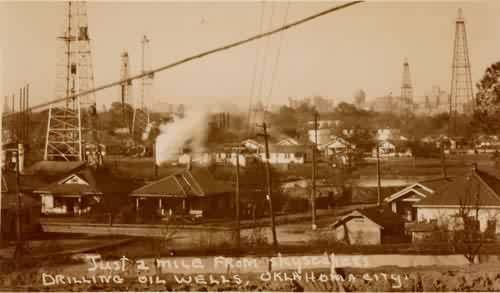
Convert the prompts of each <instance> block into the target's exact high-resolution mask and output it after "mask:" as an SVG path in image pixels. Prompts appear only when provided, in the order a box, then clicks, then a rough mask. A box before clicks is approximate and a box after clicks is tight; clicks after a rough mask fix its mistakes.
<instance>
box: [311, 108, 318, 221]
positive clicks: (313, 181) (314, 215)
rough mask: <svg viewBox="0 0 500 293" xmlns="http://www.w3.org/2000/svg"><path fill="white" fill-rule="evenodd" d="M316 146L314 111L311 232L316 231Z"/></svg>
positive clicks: (316, 133)
mask: <svg viewBox="0 0 500 293" xmlns="http://www.w3.org/2000/svg"><path fill="white" fill-rule="evenodd" d="M317 146H318V112H316V111H314V143H313V146H312V160H313V161H312V194H311V217H312V230H316V148H317Z"/></svg>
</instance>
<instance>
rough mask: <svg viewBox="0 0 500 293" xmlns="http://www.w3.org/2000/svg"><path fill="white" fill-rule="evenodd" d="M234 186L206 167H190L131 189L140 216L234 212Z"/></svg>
mask: <svg viewBox="0 0 500 293" xmlns="http://www.w3.org/2000/svg"><path fill="white" fill-rule="evenodd" d="M233 193H234V188H233V187H232V186H231V185H228V184H226V183H225V182H222V181H219V180H216V179H215V178H214V177H213V175H212V174H211V173H210V171H209V170H207V169H206V168H186V169H182V170H178V171H175V172H174V173H172V174H170V175H168V176H166V177H164V178H161V179H159V180H156V181H154V182H151V183H149V184H146V185H144V186H142V187H140V188H138V189H136V190H134V191H132V192H131V194H130V196H131V197H133V198H134V199H135V203H136V210H137V212H138V214H139V215H142V216H143V217H145V216H151V215H157V216H160V217H161V216H167V215H175V214H176V215H186V214H190V215H193V216H203V217H224V216H228V215H232V211H233V209H232V197H233Z"/></svg>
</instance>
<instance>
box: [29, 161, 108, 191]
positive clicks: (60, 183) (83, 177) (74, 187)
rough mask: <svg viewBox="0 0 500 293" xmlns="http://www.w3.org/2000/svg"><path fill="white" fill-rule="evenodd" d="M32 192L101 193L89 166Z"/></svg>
mask: <svg viewBox="0 0 500 293" xmlns="http://www.w3.org/2000/svg"><path fill="white" fill-rule="evenodd" d="M34 193H50V194H54V195H68V196H70V195H95V194H101V192H100V191H99V190H98V188H97V184H96V180H95V177H94V174H93V172H92V171H91V170H90V169H89V168H85V169H81V170H80V171H78V172H75V173H71V174H69V175H65V176H64V177H61V178H59V179H58V180H56V181H54V182H52V183H51V184H49V185H46V186H44V187H41V188H37V189H35V191H34Z"/></svg>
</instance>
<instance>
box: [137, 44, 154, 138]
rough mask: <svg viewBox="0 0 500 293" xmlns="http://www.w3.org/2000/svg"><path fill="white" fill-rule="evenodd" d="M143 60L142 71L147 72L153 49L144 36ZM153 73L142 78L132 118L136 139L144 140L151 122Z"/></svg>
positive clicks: (149, 67) (149, 68)
mask: <svg viewBox="0 0 500 293" xmlns="http://www.w3.org/2000/svg"><path fill="white" fill-rule="evenodd" d="M141 44H142V56H141V57H142V62H141V72H142V73H145V72H147V71H150V70H151V49H150V46H149V39H148V38H147V37H146V36H143V38H142V41H141ZM153 78H154V76H153V74H151V75H147V76H145V77H143V78H142V79H141V94H140V96H139V100H138V101H137V102H136V104H135V107H134V116H133V119H132V136H133V137H134V139H136V140H139V141H140V140H142V136H143V133H144V130H145V129H146V127H147V126H148V124H149V123H150V120H149V109H150V108H151V106H152V105H151V104H152V89H153Z"/></svg>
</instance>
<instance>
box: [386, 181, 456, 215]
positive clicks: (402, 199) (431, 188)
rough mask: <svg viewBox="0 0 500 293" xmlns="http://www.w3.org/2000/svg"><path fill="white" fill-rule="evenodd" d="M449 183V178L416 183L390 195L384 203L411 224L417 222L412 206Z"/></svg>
mask: <svg viewBox="0 0 500 293" xmlns="http://www.w3.org/2000/svg"><path fill="white" fill-rule="evenodd" d="M450 181H451V179H450V178H438V179H430V180H425V181H420V182H416V183H413V184H411V185H408V186H406V187H405V188H403V189H401V190H399V191H397V192H395V193H393V194H391V195H390V196H388V197H386V198H385V199H384V201H385V202H386V203H387V204H388V205H389V206H390V207H391V210H392V211H393V212H394V213H396V214H398V215H399V216H400V217H401V218H402V219H404V220H405V221H406V222H412V221H415V220H417V209H416V207H414V205H415V204H416V203H418V202H419V201H420V200H422V199H424V198H426V197H428V196H429V195H431V194H434V193H435V192H436V190H437V189H439V188H440V187H442V186H444V185H446V184H448V183H449V182H450Z"/></svg>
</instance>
